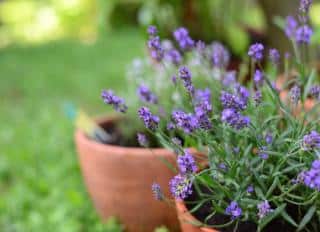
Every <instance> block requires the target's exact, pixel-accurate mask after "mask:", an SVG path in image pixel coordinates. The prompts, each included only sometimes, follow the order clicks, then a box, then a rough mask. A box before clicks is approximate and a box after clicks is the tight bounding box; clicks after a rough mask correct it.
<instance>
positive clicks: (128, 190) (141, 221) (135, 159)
mask: <svg viewBox="0 0 320 232" xmlns="http://www.w3.org/2000/svg"><path fill="white" fill-rule="evenodd" d="M99 123H100V124H102V123H103V124H104V125H108V124H109V125H112V124H114V119H112V118H106V119H103V120H99ZM75 143H76V147H77V151H78V156H79V161H80V167H81V170H82V175H83V178H84V182H85V185H86V187H87V190H88V192H89V195H90V196H91V198H92V200H93V203H94V206H95V208H96V209H97V211H98V214H99V215H100V216H101V218H102V219H103V220H105V219H107V218H109V217H110V216H115V217H117V218H118V219H119V220H120V222H121V223H123V224H124V226H125V228H126V231H128V232H151V231H153V230H154V229H155V228H156V227H159V226H162V225H164V226H166V227H167V228H168V229H170V231H171V232H173V231H180V230H179V223H178V219H177V215H176V210H175V208H174V207H172V206H169V205H168V204H166V203H163V202H159V201H157V200H155V199H154V197H153V195H152V192H151V185H152V183H153V182H157V183H159V184H160V185H161V186H162V188H163V191H164V193H165V194H166V195H168V194H169V190H168V187H167V186H168V183H169V180H170V179H171V178H172V176H173V175H174V173H173V172H172V171H171V170H170V169H169V168H168V167H167V165H166V164H165V163H164V162H163V161H161V159H162V160H163V159H165V160H166V161H168V162H170V163H172V164H174V163H175V155H174V154H173V153H172V152H170V151H168V150H166V149H153V152H151V151H150V150H149V149H144V148H129V147H120V146H112V145H105V144H101V143H97V142H95V141H93V140H90V139H88V138H87V137H86V136H85V135H84V133H82V132H81V131H80V130H77V131H76V132H75Z"/></svg>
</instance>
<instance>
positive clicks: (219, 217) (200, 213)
mask: <svg viewBox="0 0 320 232" xmlns="http://www.w3.org/2000/svg"><path fill="white" fill-rule="evenodd" d="M200 189H201V191H202V192H203V193H207V194H212V193H211V192H210V191H209V190H208V189H206V188H205V187H200ZM198 200H199V195H198V193H197V191H196V190H195V189H193V193H192V195H191V196H189V197H188V198H187V199H185V202H186V206H187V208H188V209H189V210H192V209H193V208H194V207H195V206H196V204H195V203H191V202H194V201H198ZM188 202H189V203H188ZM212 211H213V209H212V206H211V203H210V202H206V203H205V204H203V205H202V206H201V207H200V208H199V209H198V210H196V211H195V212H193V213H192V215H193V216H194V217H195V218H196V219H198V220H199V221H201V222H204V223H205V224H207V225H210V226H214V225H222V224H225V223H228V222H229V221H230V216H228V215H224V214H216V215H214V216H213V217H211V218H210V219H209V220H207V221H206V222H205V219H206V218H207V217H208V216H209V215H210V214H211V213H212ZM288 212H289V213H290V215H291V216H292V217H293V218H295V214H296V212H297V209H296V207H294V206H293V207H292V206H289V208H288ZM291 212H292V214H291ZM234 227H235V225H231V226H228V227H225V228H219V229H218V230H219V231H221V232H234ZM236 231H237V232H256V231H257V225H256V224H255V223H254V222H250V221H248V222H240V223H239V225H238V228H237V230H236ZM294 231H295V229H294V227H292V226H291V225H289V224H288V223H286V222H285V221H283V220H280V219H275V220H273V221H272V222H271V223H270V224H269V225H268V226H266V227H265V228H264V230H263V232H294Z"/></svg>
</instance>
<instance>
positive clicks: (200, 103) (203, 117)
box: [194, 88, 212, 129]
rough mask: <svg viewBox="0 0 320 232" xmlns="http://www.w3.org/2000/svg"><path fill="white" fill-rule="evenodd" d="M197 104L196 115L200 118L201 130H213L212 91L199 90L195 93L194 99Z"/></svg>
mask: <svg viewBox="0 0 320 232" xmlns="http://www.w3.org/2000/svg"><path fill="white" fill-rule="evenodd" d="M194 104H195V108H194V111H195V114H196V117H197V118H198V121H199V124H200V128H202V129H211V127H212V125H211V122H210V119H209V114H210V112H211V111H212V104H211V91H210V89H208V88H206V89H204V90H201V89H198V90H197V91H196V92H195V97H194Z"/></svg>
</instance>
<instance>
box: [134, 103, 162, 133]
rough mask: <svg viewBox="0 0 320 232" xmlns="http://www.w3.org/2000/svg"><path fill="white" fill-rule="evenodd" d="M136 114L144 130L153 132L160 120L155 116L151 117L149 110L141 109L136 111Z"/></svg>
mask: <svg viewBox="0 0 320 232" xmlns="http://www.w3.org/2000/svg"><path fill="white" fill-rule="evenodd" d="M138 114H139V117H140V119H141V120H143V122H144V125H145V126H146V128H148V129H150V130H155V129H156V128H158V125H159V122H160V118H159V117H158V116H156V115H153V114H152V113H151V112H150V110H149V108H147V107H141V108H140V109H139V110H138Z"/></svg>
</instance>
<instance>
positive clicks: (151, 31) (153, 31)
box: [147, 25, 158, 36]
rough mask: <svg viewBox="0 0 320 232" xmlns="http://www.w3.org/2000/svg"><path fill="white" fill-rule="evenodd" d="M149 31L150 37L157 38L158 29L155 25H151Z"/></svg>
mask: <svg viewBox="0 0 320 232" xmlns="http://www.w3.org/2000/svg"><path fill="white" fill-rule="evenodd" d="M147 31H148V34H149V35H150V36H155V35H156V34H157V33H158V30H157V28H156V27H155V26H153V25H150V26H149V27H148V30H147Z"/></svg>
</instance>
